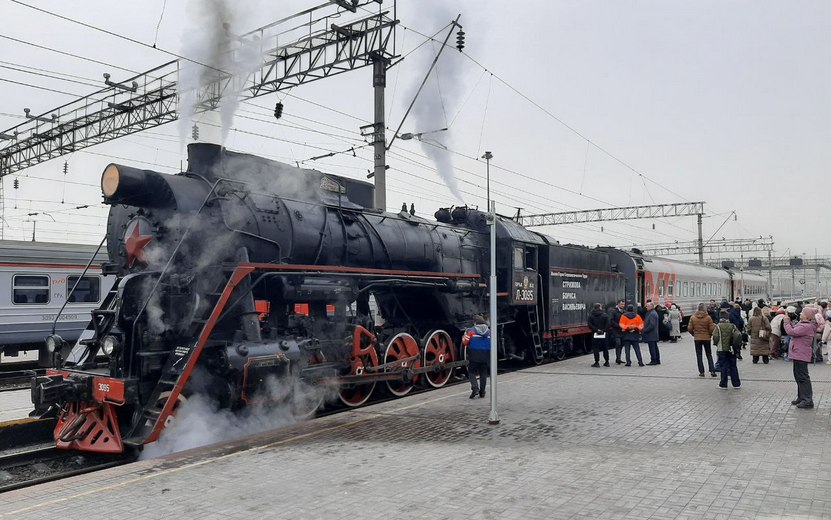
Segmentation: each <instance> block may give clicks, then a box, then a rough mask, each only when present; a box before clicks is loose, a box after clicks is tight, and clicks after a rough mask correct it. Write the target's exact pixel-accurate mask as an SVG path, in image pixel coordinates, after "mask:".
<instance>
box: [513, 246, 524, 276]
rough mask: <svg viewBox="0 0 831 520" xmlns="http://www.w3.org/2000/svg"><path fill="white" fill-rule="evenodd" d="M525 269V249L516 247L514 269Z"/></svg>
mask: <svg viewBox="0 0 831 520" xmlns="http://www.w3.org/2000/svg"><path fill="white" fill-rule="evenodd" d="M524 269H525V251H524V249H523V248H521V247H515V248H514V271H522V270H524Z"/></svg>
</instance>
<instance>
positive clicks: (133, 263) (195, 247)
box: [32, 144, 547, 452]
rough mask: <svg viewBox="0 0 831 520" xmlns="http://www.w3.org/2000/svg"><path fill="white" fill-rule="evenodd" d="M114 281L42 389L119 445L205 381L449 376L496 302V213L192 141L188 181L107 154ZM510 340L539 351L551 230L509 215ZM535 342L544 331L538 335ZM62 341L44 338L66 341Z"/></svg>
mask: <svg viewBox="0 0 831 520" xmlns="http://www.w3.org/2000/svg"><path fill="white" fill-rule="evenodd" d="M101 189H102V193H103V196H104V201H105V202H106V203H107V204H110V206H111V209H110V214H109V218H108V223H107V249H108V256H109V264H108V265H107V266H106V267H105V269H106V271H107V272H109V273H112V274H116V275H117V281H116V283H115V285H114V287H113V288H112V290H111V291H110V292H109V294H108V295H107V297H106V298H105V299H104V301H103V303H102V304H101V306H100V308H98V309H96V310H95V311H93V312H92V320H91V323H90V326H89V328H88V330H87V331H86V333H85V334H84V336H82V339H80V340H79V341H78V342H77V343H76V344H75V346H74V347H73V348H72V350H71V352H70V353H69V355H68V356H67V357H66V359H64V360H61V364H60V366H59V367H58V368H57V369H55V370H51V371H50V372H48V373H47V375H46V376H42V377H39V378H37V379H35V380H34V381H33V384H32V400H33V402H34V404H35V406H36V407H37V408H40V409H43V408H45V407H47V406H52V407H53V408H54V409H59V410H60V412H59V417H58V424H57V426H56V429H55V439H56V443H57V445H58V446H59V447H63V448H72V449H80V450H89V451H102V452H120V451H123V450H124V449H125V447H128V446H133V447H135V446H140V445H143V444H145V443H147V442H152V441H154V440H156V439H157V438H158V435H159V434H160V432H161V430H162V429H163V428H164V426H165V424H166V423H168V422H169V420H170V419H171V418H172V416H173V415H174V414H175V411H176V408H177V407H178V406H180V405H181V403H182V402H184V401H185V400H186V399H187V397H188V396H189V395H191V394H192V393H194V392H200V393H205V394H208V395H209V396H210V397H211V398H212V399H214V400H215V401H216V402H217V403H218V404H220V405H221V406H224V407H227V408H231V409H236V408H240V407H244V406H248V405H252V404H258V403H267V402H275V401H276V402H280V403H288V404H290V405H291V406H292V409H293V410H294V412H295V413H296V414H298V415H300V416H304V415H307V414H310V413H312V412H313V411H314V410H315V409H317V407H318V406H319V405H320V404H321V402H322V400H323V399H324V398H325V397H326V396H327V395H332V396H334V395H336V396H337V398H339V399H340V400H341V401H342V402H343V403H345V404H346V405H348V406H359V405H361V404H363V403H364V402H366V400H367V399H369V397H370V396H371V395H372V393H373V391H374V389H375V388H376V385H378V384H379V383H380V384H381V385H382V386H384V387H385V388H386V389H387V390H388V391H389V392H391V393H392V394H393V395H396V396H402V395H405V394H407V393H408V392H409V391H410V390H411V389H412V388H413V387H414V386H415V385H429V386H433V387H440V386H443V385H444V384H445V383H446V382H447V381H448V380H449V378H450V377H451V374H452V372H453V370H454V369H455V368H456V367H460V366H463V365H465V364H466V361H465V360H464V355H463V353H462V352H461V351H460V349H459V347H458V345H459V340H460V338H461V335H462V333H463V331H464V329H465V327H466V326H469V325H470V324H471V322H472V316H473V315H474V314H485V313H486V309H487V307H488V305H487V300H488V288H487V286H486V284H485V280H487V279H488V276H489V274H490V273H489V254H490V252H489V239H488V233H489V223H488V219H487V215H486V214H484V213H482V212H480V211H477V210H473V209H470V208H467V207H457V208H453V209H445V210H440V211H439V212H437V214H436V221H432V220H427V219H424V218H421V217H419V216H417V215H415V212H414V211H406V208H402V211H401V212H399V213H388V212H384V211H381V210H377V209H373V208H372V200H373V187H372V185H371V184H369V183H366V182H362V181H357V180H352V179H348V178H344V177H340V176H336V175H329V174H324V173H321V172H318V171H314V170H305V169H300V168H294V167H291V166H288V165H284V164H281V163H277V162H275V161H270V160H267V159H263V158H260V157H256V156H251V155H245V154H238V153H233V152H229V151H226V150H224V149H222V148H220V147H218V146H215V145H208V144H192V145H190V146H189V148H188V169H187V171H186V172H182V173H180V174H177V175H167V174H162V173H158V172H154V171H149V170H139V169H135V168H130V167H127V166H121V165H116V164H110V165H109V166H107V167H106V169H105V170H104V172H103V174H102V178H101ZM493 224H494V225H495V226H496V231H497V266H498V267H497V295H498V296H499V307H498V316H499V318H498V320H493V321H498V326H499V327H500V328H501V330H502V331H503V333H504V336H505V342H506V344H505V345H502V348H503V351H507V352H511V353H513V356H515V357H516V356H517V354H516V352H522V351H523V349H526V350H527V349H531V350H534V349H536V350H535V351H537V352H538V351H539V349H540V348H541V342H540V338H539V333H538V329H539V327H538V326H537V332H536V336H535V335H534V334H532V332H533V330H532V329H533V328H534V325H535V324H536V321H535V320H536V319H537V315H538V314H537V308H538V305H539V304H540V303H541V302H539V301H538V292H539V291H538V287H539V282H540V280H539V273H538V271H537V262H538V260H537V259H538V254H539V251H540V249H541V248H542V247H544V246H545V244H546V243H547V241H546V240H545V239H544V237H542V236H541V235H538V234H536V233H533V232H529V231H527V230H526V229H524V228H523V227H522V226H520V225H518V224H516V223H514V222H512V221H510V220H508V219H503V218H501V217H496V219H495V222H494V223H493ZM529 338H530V339H531V340H532V341H530V342H529V341H528V340H529ZM61 343H62V340H61V338H59V337H57V336H53V337H50V338H48V339H47V346H48V347H49V349H50V350H52V351H53V352H60V351H61V349H60V347H61Z"/></svg>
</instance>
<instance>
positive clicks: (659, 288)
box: [658, 280, 666, 298]
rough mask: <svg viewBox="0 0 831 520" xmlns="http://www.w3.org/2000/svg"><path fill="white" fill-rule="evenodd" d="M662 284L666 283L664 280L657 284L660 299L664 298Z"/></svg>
mask: <svg viewBox="0 0 831 520" xmlns="http://www.w3.org/2000/svg"><path fill="white" fill-rule="evenodd" d="M664 283H666V280H661V282H660V283H659V284H658V296H660V297H661V298H663V297H664Z"/></svg>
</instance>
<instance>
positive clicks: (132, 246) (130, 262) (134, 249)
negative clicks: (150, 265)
mask: <svg viewBox="0 0 831 520" xmlns="http://www.w3.org/2000/svg"><path fill="white" fill-rule="evenodd" d="M132 228H133V230H132V232H130V233H127V235H126V237H125V240H124V245H125V247H126V249H127V267H130V268H132V267H133V266H134V265H135V264H136V261H139V262H141V264H142V265H147V260H146V259H145V258H144V246H146V245H147V243H148V242H150V241H151V240H153V237H152V236H150V235H142V234H141V230H140V229H139V228H141V225H140V223H139V222H138V221H135V222H133V225H132Z"/></svg>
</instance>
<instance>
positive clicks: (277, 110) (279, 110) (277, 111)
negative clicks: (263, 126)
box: [274, 101, 283, 119]
mask: <svg viewBox="0 0 831 520" xmlns="http://www.w3.org/2000/svg"><path fill="white" fill-rule="evenodd" d="M281 117H283V104H282V103H281V102H279V101H278V102H277V104H276V105H274V119H280V118H281Z"/></svg>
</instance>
